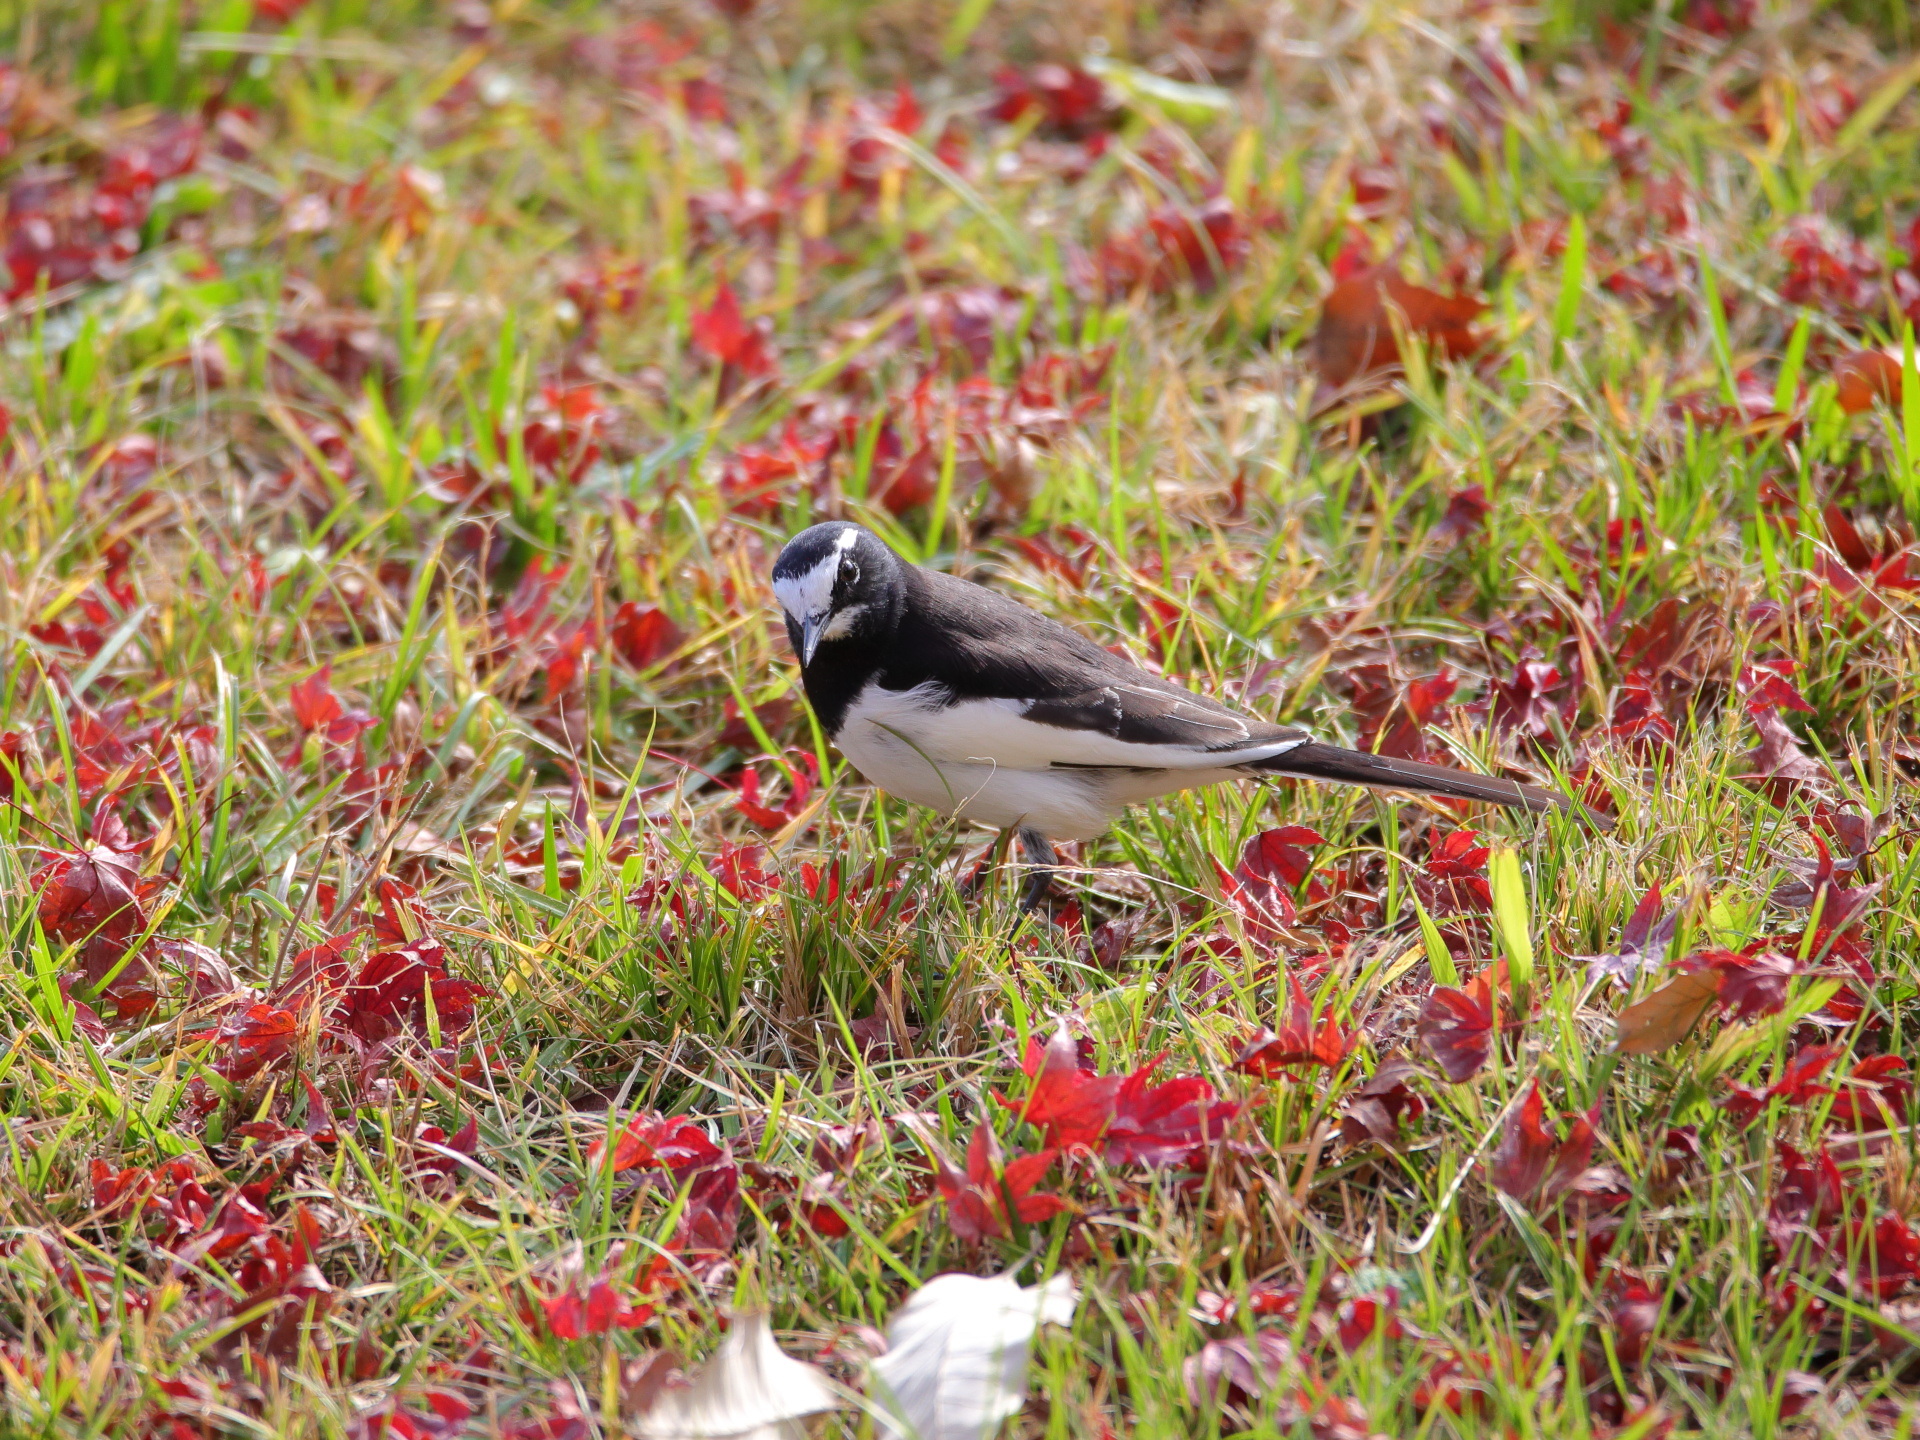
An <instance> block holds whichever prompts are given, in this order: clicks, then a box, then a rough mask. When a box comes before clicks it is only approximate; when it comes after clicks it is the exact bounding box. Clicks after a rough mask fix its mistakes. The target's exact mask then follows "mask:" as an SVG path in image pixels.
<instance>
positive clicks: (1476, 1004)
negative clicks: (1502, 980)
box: [1419, 971, 1494, 1085]
mask: <svg viewBox="0 0 1920 1440" xmlns="http://www.w3.org/2000/svg"><path fill="white" fill-rule="evenodd" d="M1493 1025H1494V1014H1493V985H1492V983H1491V982H1490V981H1489V980H1488V978H1487V975H1486V972H1485V971H1482V972H1481V973H1480V974H1478V975H1476V976H1474V977H1473V979H1471V980H1469V981H1468V982H1467V985H1466V988H1465V989H1464V990H1457V989H1455V988H1454V987H1453V986H1451V985H1439V986H1436V987H1434V990H1433V993H1432V994H1430V995H1428V996H1427V999H1426V1003H1425V1004H1424V1005H1422V1006H1421V1007H1420V1020H1419V1035H1420V1039H1421V1040H1422V1041H1423V1042H1425V1044H1426V1047H1427V1048H1428V1049H1429V1050H1431V1051H1432V1052H1433V1058H1434V1059H1435V1060H1436V1061H1438V1062H1439V1065H1440V1069H1441V1071H1442V1072H1443V1073H1444V1074H1445V1075H1446V1077H1447V1078H1448V1079H1449V1080H1451V1081H1453V1083H1454V1084H1456V1085H1458V1084H1460V1083H1461V1082H1462V1081H1465V1080H1470V1079H1472V1078H1473V1077H1474V1076H1475V1075H1477V1074H1478V1073H1479V1072H1480V1067H1481V1066H1483V1065H1485V1064H1486V1063H1487V1057H1488V1056H1489V1055H1490V1054H1492V1053H1493Z"/></svg>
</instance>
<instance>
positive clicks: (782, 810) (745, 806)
mask: <svg viewBox="0 0 1920 1440" xmlns="http://www.w3.org/2000/svg"><path fill="white" fill-rule="evenodd" d="M791 753H792V757H793V775H792V780H791V783H790V784H789V785H788V787H787V798H786V800H785V801H783V802H782V803H781V804H779V805H763V804H761V803H760V772H759V770H758V769H756V768H755V767H754V766H751V765H749V766H747V767H746V768H745V769H744V770H742V771H741V772H740V793H739V796H738V798H737V799H735V801H734V802H733V808H734V809H736V810H738V811H739V812H740V813H741V814H742V815H744V816H746V817H747V819H749V820H751V821H752V822H753V823H754V824H756V825H758V826H759V827H760V828H761V829H763V830H779V829H781V828H783V827H784V826H786V825H788V824H789V823H791V822H792V821H793V820H794V819H795V818H796V817H797V816H798V815H799V814H800V813H801V812H802V811H803V810H805V809H806V808H807V801H808V799H809V798H810V797H811V796H812V795H813V790H814V786H815V785H817V784H818V783H819V779H820V763H819V761H817V760H816V759H815V758H814V757H813V753H812V752H811V751H806V750H796V751H793V752H791Z"/></svg>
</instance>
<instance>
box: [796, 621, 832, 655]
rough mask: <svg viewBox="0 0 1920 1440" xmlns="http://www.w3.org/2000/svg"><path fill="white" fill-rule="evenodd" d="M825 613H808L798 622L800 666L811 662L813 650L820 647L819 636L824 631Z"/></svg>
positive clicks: (825, 625)
mask: <svg viewBox="0 0 1920 1440" xmlns="http://www.w3.org/2000/svg"><path fill="white" fill-rule="evenodd" d="M830 618H831V617H829V616H826V615H809V616H808V617H807V618H806V619H805V620H803V621H801V622H800V664H801V666H802V668H804V667H806V666H808V665H811V664H812V663H813V652H814V651H816V650H818V649H819V648H820V637H821V635H822V634H823V633H825V631H826V628H827V621H828V619H830Z"/></svg>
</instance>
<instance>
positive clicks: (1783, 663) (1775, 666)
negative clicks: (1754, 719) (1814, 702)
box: [1734, 658, 1813, 715]
mask: <svg viewBox="0 0 1920 1440" xmlns="http://www.w3.org/2000/svg"><path fill="white" fill-rule="evenodd" d="M1798 668H1799V666H1797V665H1796V664H1795V663H1794V662H1793V661H1791V660H1788V659H1785V658H1781V659H1775V660H1758V661H1755V662H1754V663H1753V664H1751V665H1742V666H1741V667H1740V676H1739V678H1738V679H1737V680H1736V681H1735V682H1734V688H1735V689H1736V690H1738V691H1739V692H1740V694H1741V695H1743V696H1745V697H1746V702H1747V713H1748V714H1749V715H1759V714H1761V713H1762V712H1764V711H1768V710H1773V711H1780V710H1799V711H1802V712H1804V713H1805V714H1808V715H1811V714H1813V706H1811V705H1809V704H1808V703H1807V697H1806V696H1804V695H1802V694H1801V693H1800V691H1799V690H1798V688H1796V687H1795V685H1794V683H1793V678H1792V677H1793V672H1794V671H1795V670H1797V669H1798Z"/></svg>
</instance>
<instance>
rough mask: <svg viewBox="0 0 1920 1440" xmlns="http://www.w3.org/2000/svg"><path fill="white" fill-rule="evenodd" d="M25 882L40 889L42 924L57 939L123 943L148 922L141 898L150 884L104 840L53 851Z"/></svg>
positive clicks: (142, 898)
mask: <svg viewBox="0 0 1920 1440" xmlns="http://www.w3.org/2000/svg"><path fill="white" fill-rule="evenodd" d="M27 883H28V884H29V885H31V886H32V887H33V888H34V889H35V890H37V891H39V892H40V924H41V925H42V926H43V927H44V928H45V929H46V932H47V934H48V935H50V936H51V937H52V938H54V939H55V940H64V941H74V940H92V939H99V940H106V941H118V942H122V943H124V942H126V941H129V940H131V939H133V937H134V936H135V935H137V934H139V933H140V932H141V931H142V930H144V929H145V928H146V924H147V915H146V910H145V907H144V905H143V903H142V902H143V901H144V900H145V898H146V896H147V894H148V893H149V891H150V889H151V888H152V887H151V886H150V885H148V884H147V883H146V882H145V881H143V880H141V878H140V872H139V870H138V869H137V868H136V867H135V866H134V865H133V863H132V862H131V861H130V860H129V859H128V858H127V857H126V856H125V855H123V854H121V853H119V852H117V851H115V850H113V849H111V848H109V847H108V846H105V845H96V846H94V847H93V848H92V849H91V850H88V851H86V852H85V853H84V854H82V853H77V852H72V851H62V852H59V853H56V854H53V855H51V856H50V857H49V859H48V860H47V863H46V864H44V865H42V866H41V867H40V868H39V869H38V870H36V871H35V872H34V873H33V876H32V878H31V879H30V880H29V881H28V882H27ZM116 958H117V956H116Z"/></svg>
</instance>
